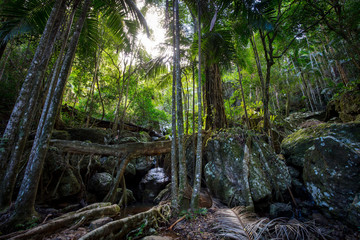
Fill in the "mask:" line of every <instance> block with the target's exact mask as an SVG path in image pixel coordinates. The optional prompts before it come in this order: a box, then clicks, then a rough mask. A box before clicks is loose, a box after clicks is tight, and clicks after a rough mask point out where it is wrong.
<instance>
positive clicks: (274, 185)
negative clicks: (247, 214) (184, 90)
mask: <svg viewBox="0 0 360 240" xmlns="http://www.w3.org/2000/svg"><path fill="white" fill-rule="evenodd" d="M239 131H240V130H239ZM269 149H270V148H269V147H268V145H267V144H265V143H264V142H261V141H259V140H257V139H256V138H255V137H251V136H250V137H246V135H245V134H244V133H241V132H235V133H229V132H226V133H219V134H217V135H216V136H214V137H212V138H211V139H209V140H208V141H207V146H206V150H205V158H206V160H207V162H208V163H207V164H206V165H205V170H204V175H205V179H206V183H207V186H208V187H209V189H210V190H211V192H212V194H213V195H214V196H215V197H217V198H219V199H220V200H221V201H222V202H223V203H225V204H228V205H229V206H238V205H242V206H248V207H250V208H251V207H253V202H258V201H263V200H267V199H270V198H277V197H278V196H279V195H280V194H281V192H284V191H285V190H286V189H287V188H288V187H289V186H290V184H291V178H290V175H289V172H288V169H287V167H286V165H285V162H284V161H283V160H281V159H279V158H278V157H277V156H276V155H275V154H274V153H273V152H272V151H270V150H269ZM273 193H275V196H272V195H273Z"/></svg>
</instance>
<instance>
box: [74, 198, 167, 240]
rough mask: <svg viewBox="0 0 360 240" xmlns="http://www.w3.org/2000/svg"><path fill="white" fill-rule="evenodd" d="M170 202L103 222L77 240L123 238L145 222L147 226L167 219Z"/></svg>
mask: <svg viewBox="0 0 360 240" xmlns="http://www.w3.org/2000/svg"><path fill="white" fill-rule="evenodd" d="M170 213H171V212H170V204H164V205H158V206H156V207H153V208H151V209H150V210H148V211H146V212H142V213H138V214H136V215H133V216H130V217H126V218H123V219H120V220H117V221H113V222H110V223H108V224H105V225H103V226H101V227H99V228H97V229H95V230H93V231H91V232H89V233H88V234H86V235H85V236H83V237H81V238H80V239H79V240H102V239H106V240H112V239H125V237H126V235H127V234H128V233H129V232H131V231H133V230H134V229H136V228H138V227H140V226H141V224H142V223H144V222H145V224H146V225H147V227H150V226H157V223H158V221H167V219H166V218H167V217H169V216H170Z"/></svg>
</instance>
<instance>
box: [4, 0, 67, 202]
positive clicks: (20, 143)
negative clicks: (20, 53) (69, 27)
mask: <svg viewBox="0 0 360 240" xmlns="http://www.w3.org/2000/svg"><path fill="white" fill-rule="evenodd" d="M65 2H66V1H58V2H57V3H56V4H55V5H54V7H53V10H52V12H51V15H50V17H49V19H48V22H47V25H46V27H45V30H44V33H43V36H42V38H41V40H40V43H39V46H38V48H37V51H36V53H35V56H34V59H33V62H32V64H31V66H30V69H29V71H28V74H27V76H26V79H25V81H24V84H23V86H22V89H21V91H20V94H19V97H18V99H17V102H16V104H15V107H14V109H13V112H12V114H11V117H10V120H9V122H8V125H7V127H6V130H5V132H4V136H3V138H8V139H7V140H8V142H7V144H6V147H5V151H3V152H1V153H0V161H1V166H2V168H1V170H0V171H1V172H0V179H1V186H0V208H6V207H7V206H9V205H10V202H11V197H12V193H13V189H14V185H15V181H16V176H17V172H18V165H19V162H20V159H21V157H22V154H23V150H24V147H25V144H26V140H27V138H28V135H29V132H30V128H31V124H32V122H33V120H34V117H35V113H36V111H34V108H35V106H36V104H37V103H38V98H39V95H40V91H41V83H42V80H43V78H44V75H45V70H46V68H47V65H48V62H49V60H50V57H51V55H52V51H53V46H54V43H55V41H56V36H57V33H58V29H59V26H60V25H61V23H62V21H63V18H64V13H65V11H64V9H65ZM10 153H11V154H10Z"/></svg>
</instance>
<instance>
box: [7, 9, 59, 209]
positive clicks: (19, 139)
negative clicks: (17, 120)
mask: <svg viewBox="0 0 360 240" xmlns="http://www.w3.org/2000/svg"><path fill="white" fill-rule="evenodd" d="M63 14H64V12H62V13H61V14H59V15H58V18H57V19H56V21H55V24H54V27H53V29H52V31H51V34H50V37H49V42H55V39H56V36H57V32H58V29H59V26H60V24H61V23H62V21H63ZM52 49H53V44H49V45H48V46H47V47H46V49H45V51H44V52H45V53H47V54H48V55H47V56H45V58H48V60H49V58H50V56H51V55H52ZM44 75H45V71H42V75H41V76H39V79H40V80H42V79H43V78H44ZM41 83H42V81H36V82H34V85H33V86H32V90H31V93H30V96H31V97H30V99H29V100H28V101H29V102H28V103H27V108H26V109H25V111H24V113H23V116H22V120H21V124H20V125H19V126H18V132H19V133H18V135H17V136H15V138H14V140H15V145H14V146H13V148H12V150H11V154H10V158H9V159H8V164H7V168H6V172H5V174H4V176H3V177H2V178H1V180H2V181H1V185H0V187H1V188H0V208H6V207H7V206H9V205H10V203H11V198H12V195H13V189H14V186H15V181H16V176H17V174H18V165H19V163H20V160H21V157H22V154H23V151H24V148H25V145H26V141H27V138H28V136H29V133H30V129H31V125H32V124H33V121H34V118H35V115H36V113H37V111H35V110H34V109H36V108H37V107H36V105H37V104H38V102H39V96H40V92H41ZM38 105H41V104H38Z"/></svg>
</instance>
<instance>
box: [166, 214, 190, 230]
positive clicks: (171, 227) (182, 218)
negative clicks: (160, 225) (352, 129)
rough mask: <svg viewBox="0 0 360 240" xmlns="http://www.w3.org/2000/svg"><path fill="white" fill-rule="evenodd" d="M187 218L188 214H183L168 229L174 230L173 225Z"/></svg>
mask: <svg viewBox="0 0 360 240" xmlns="http://www.w3.org/2000/svg"><path fill="white" fill-rule="evenodd" d="M185 218H186V215H184V216H182V217H181V218H179V219H178V220H176V221H175V222H174V223H173V224H172V225H171V226H170V227H169V228H168V230H172V229H173V227H175V225H176V224H178V223H179V222H181V221H182V220H184V219H185Z"/></svg>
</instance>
